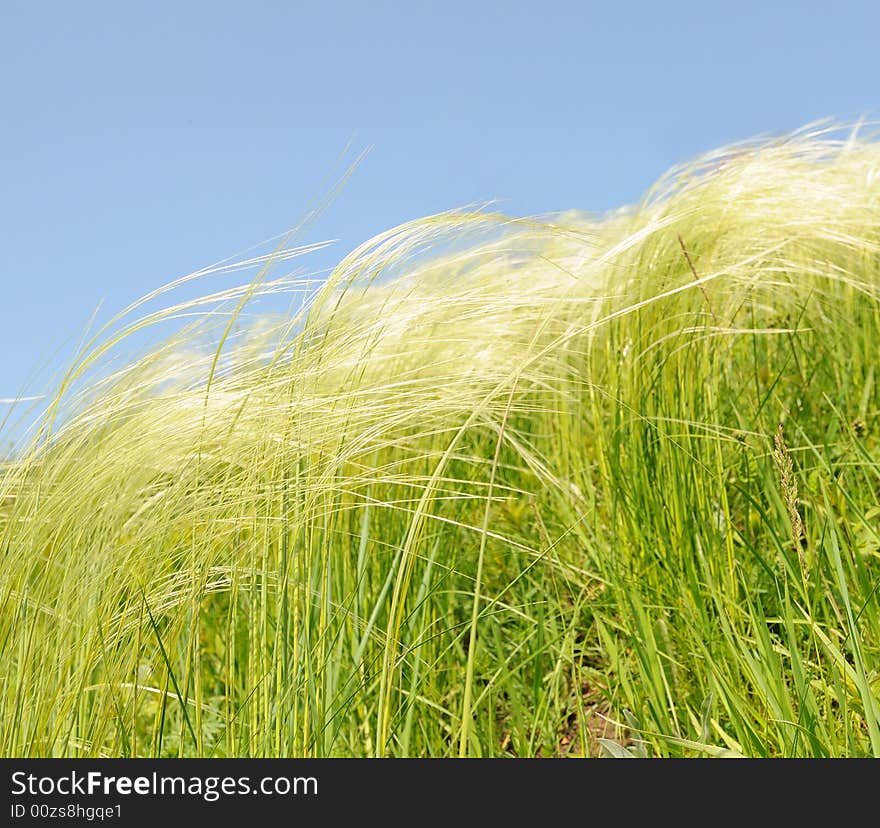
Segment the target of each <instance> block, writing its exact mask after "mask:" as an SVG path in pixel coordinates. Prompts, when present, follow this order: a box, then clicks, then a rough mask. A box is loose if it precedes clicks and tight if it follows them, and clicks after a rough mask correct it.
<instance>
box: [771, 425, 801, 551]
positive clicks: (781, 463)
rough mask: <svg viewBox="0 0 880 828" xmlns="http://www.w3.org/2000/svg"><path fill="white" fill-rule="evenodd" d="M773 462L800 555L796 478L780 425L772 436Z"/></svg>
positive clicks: (794, 543) (799, 516)
mask: <svg viewBox="0 0 880 828" xmlns="http://www.w3.org/2000/svg"><path fill="white" fill-rule="evenodd" d="M773 461H774V462H775V463H776V468H777V469H778V471H779V482H780V485H781V487H782V499H783V501H784V502H785V509H786V511H787V512H788V522H789V523H790V524H791V540H792V544H793V546H794V549H795V550H796V551H797V553H798V554H799V555H800V554H801V550H802V547H803V545H804V543H806V534H805V533H804V522H803V520H801V513H800V512H799V511H798V484H797V476H796V475H795V473H794V463H793V462H792V459H791V454H790V452H789V450H788V446H787V445H786V444H785V432H784V430H783V428H782V423H780V424H779V425H778V426H777V427H776V433H775V434H774V435H773ZM802 563H803V561H802Z"/></svg>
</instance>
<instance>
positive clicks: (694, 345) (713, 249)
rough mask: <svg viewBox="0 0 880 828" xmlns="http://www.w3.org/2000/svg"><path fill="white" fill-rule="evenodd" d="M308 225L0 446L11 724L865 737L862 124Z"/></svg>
mask: <svg viewBox="0 0 880 828" xmlns="http://www.w3.org/2000/svg"><path fill="white" fill-rule="evenodd" d="M308 252H309V250H308V249H307V248H290V249H288V248H287V246H286V245H282V247H281V248H280V249H279V250H277V251H274V252H273V253H271V254H269V255H267V256H265V257H254V258H251V259H250V260H248V261H246V262H243V263H241V264H242V266H243V267H251V268H256V269H257V270H258V273H257V275H256V277H255V278H254V279H253V280H251V281H247V282H245V283H243V284H242V285H240V286H238V287H233V288H227V289H223V290H215V291H214V292H213V293H210V292H208V295H206V296H204V297H203V298H201V299H197V300H186V301H184V300H181V301H178V302H176V303H175V302H174V301H173V300H171V301H170V303H169V307H168V308H167V310H165V311H155V310H149V307H152V305H150V306H148V305H147V304H136V305H134V306H132V307H131V308H129V309H128V310H127V311H126V312H124V313H123V314H121V315H120V317H118V318H117V319H116V320H114V322H113V324H112V325H111V326H109V327H108V328H106V329H105V330H104V331H102V332H99V333H98V334H96V335H95V336H93V337H92V338H91V339H90V340H89V341H87V342H86V343H85V344H84V345H83V348H82V349H81V352H80V353H79V355H78V356H77V359H76V361H75V363H74V364H73V365H72V366H71V367H70V369H69V371H68V372H67V373H66V375H65V376H64V378H63V379H62V381H61V382H60V384H59V386H58V387H57V388H56V390H55V391H54V393H53V394H52V395H51V396H50V398H49V400H48V404H47V407H46V412H45V415H44V416H43V418H42V419H41V421H40V422H39V423H38V424H37V426H36V427H35V429H34V431H33V432H32V434H31V436H30V438H29V440H28V441H26V442H25V443H24V444H21V445H20V447H19V448H18V450H17V451H16V452H14V454H13V456H11V457H7V458H6V459H7V462H6V463H5V464H4V465H3V467H2V469H0V554H2V556H3V566H2V567H0V752H2V754H3V755H31V756H50V755H52V756H98V755H123V756H191V755H202V756H291V755H309V756H386V755H395V756H400V755H419V756H453V755H459V754H463V755H469V756H499V755H507V756H511V755H512V756H535V755H542V756H547V755H563V754H564V755H596V754H597V753H599V752H600V744H606V745H607V744H611V743H613V744H616V745H618V746H619V747H620V748H621V750H622V751H627V752H631V751H632V750H636V749H638V751H640V752H643V753H645V755H651V756H671V755H672V756H674V755H701V754H702V755H713V756H714V755H732V754H740V755H747V756H840V755H880V728H878V720H880V705H878V701H877V692H878V684H877V680H876V676H877V675H880V607H878V603H877V600H876V595H877V589H876V587H877V584H878V583H880V560H878V557H880V556H878V555H877V551H876V550H877V548H878V547H880V529H878V526H877V514H878V512H877V508H878V505H877V491H878V486H880V447H878V434H877V432H876V426H875V423H876V417H877V413H878V411H880V401H878V391H877V383H876V377H875V371H876V364H877V354H878V353H880V301H878V300H880V144H878V143H877V142H876V141H875V140H874V139H873V138H872V137H871V136H868V137H859V136H858V135H857V134H856V133H855V132H852V133H849V134H844V133H839V132H834V131H832V130H830V129H821V128H812V129H808V130H805V131H803V132H801V133H798V134H796V135H792V136H788V137H785V138H780V139H774V140H764V141H756V142H750V143H745V144H741V145H737V146H734V147H730V148H725V149H722V150H719V151H717V152H714V153H711V154H709V155H707V156H705V157H703V158H701V159H698V160H697V161H695V162H694V163H692V164H689V165H685V166H683V167H680V168H678V169H676V170H673V171H672V172H671V173H669V174H668V175H667V176H666V177H664V178H663V179H662V180H661V181H660V182H659V183H658V184H657V185H656V186H655V187H654V188H653V189H652V190H651V191H650V192H649V193H648V194H647V195H646V197H645V198H644V199H643V200H642V201H641V202H640V203H639V204H637V205H635V206H633V207H631V208H627V209H623V210H620V211H617V212H615V213H612V214H610V215H608V216H605V217H591V216H587V215H584V214H580V213H576V212H570V213H563V214H560V215H556V216H550V217H545V218H530V219H514V218H509V217H505V216H501V215H496V214H493V213H490V212H485V211H461V212H449V213H443V214H440V215H437V216H431V217H428V218H424V219H421V220H418V221H414V222H410V223H409V224H406V225H403V226H401V227H398V228H394V229H393V230H390V231H388V232H387V233H385V234H383V235H381V236H379V237H377V238H375V239H372V240H371V241H369V242H367V243H366V244H364V245H362V246H361V247H360V248H358V249H357V250H355V251H354V252H353V253H351V254H350V255H348V256H347V257H345V258H344V259H343V260H342V261H341V262H340V263H339V264H338V265H337V266H336V267H335V268H334V270H333V271H332V273H331V274H330V275H329V276H328V277H326V278H323V277H322V276H320V275H318V274H307V273H306V274H299V275H297V274H292V275H291V274H283V273H282V274H280V275H279V272H278V269H279V268H280V267H281V266H282V265H283V264H284V263H285V262H287V261H288V260H292V259H296V260H297V261H300V259H299V258H297V257H301V256H302V255H304V254H306V253H308ZM218 268H219V269H223V270H224V272H226V271H232V270H234V265H231V264H222V265H221V266H218ZM218 268H215V269H214V271H216V270H217V269H218ZM270 268H274V269H275V270H274V272H272V273H270V272H269V270H270ZM196 276H198V277H200V278H213V276H212V271H211V269H209V270H208V271H205V272H203V273H200V274H194V275H193V277H187V278H185V279H184V280H179V282H178V283H176V284H177V285H178V286H179V285H180V284H188V283H189V281H190V280H191V278H195V277H196ZM173 287H174V285H172V286H170V287H169V290H170V289H172V288H173ZM162 297H166V299H165V300H167V296H166V293H165V289H161V290H160V291H157V292H156V293H154V294H152V295H151V296H150V297H147V300H149V301H150V302H153V301H154V300H156V299H157V298H162ZM272 297H275V299H277V298H278V297H282V298H286V299H287V300H288V301H289V302H290V306H291V312H290V313H289V314H287V315H281V316H277V315H276V316H272V315H268V314H265V315H257V316H256V317H255V318H254V317H252V313H253V311H254V309H255V308H258V307H260V306H259V304H257V303H259V302H260V301H261V300H266V299H270V298H272ZM165 300H163V301H165ZM180 319H185V320H186V321H187V325H186V327H183V328H179V327H178V328H177V329H175V332H173V333H171V334H170V335H169V334H168V333H167V327H166V323H172V324H174V323H175V322H176V320H180ZM151 333H152V339H151V341H152V345H151V346H149V347H147V348H146V349H144V350H143V351H142V353H141V355H140V356H135V357H133V356H131V353H132V351H133V348H134V344H140V345H142V343H143V338H144V337H145V336H149V335H150V334H151ZM781 419H784V420H785V422H786V424H787V426H786V427H787V428H789V427H790V428H791V429H792V431H791V433H797V434H798V445H797V449H796V450H797V452H798V455H797V460H798V474H799V476H800V478H801V482H802V486H801V490H802V493H801V495H800V497H801V505H802V507H803V508H804V509H805V510H807V512H808V513H809V516H810V522H811V525H814V526H816V527H817V532H816V537H817V541H816V543H817V544H819V545H821V547H822V549H821V552H822V554H818V552H819V551H820V550H818V549H817V554H816V556H815V563H814V565H813V566H811V568H810V570H809V571H804V572H803V574H802V571H801V566H800V560H799V556H800V554H801V550H800V548H799V544H798V539H799V538H800V537H802V536H803V529H802V523H801V522H800V521H801V518H800V512H799V511H798V509H797V501H798V492H797V489H796V482H795V478H794V473H793V463H792V458H791V453H790V450H789V449H788V448H787V447H786V446H785V445H784V443H783V442H782V436H781V434H778V433H777V437H776V440H777V444H776V451H775V453H773V452H767V451H765V450H764V448H763V447H765V446H766V445H767V444H768V443H769V442H770V440H771V435H773V434H774V432H776V427H777V424H778V422H779V421H780V420H781ZM856 421H857V422H860V423H862V424H863V427H860V428H859V429H858V431H857V430H856V429H855V428H854V427H851V425H850V424H851V423H853V422H856ZM774 459H775V462H774ZM780 472H782V476H783V487H782V488H783V494H784V500H785V504H786V508H787V519H782V518H783V516H784V513H783V512H781V511H780V509H779V504H780V500H779V491H780V487H779V474H780ZM786 481H787V482H786ZM793 534H794V540H795V544H794V547H795V548H793V547H792V543H791V539H792V535H793ZM789 576H796V577H789ZM600 740H602V741H601V742H600Z"/></svg>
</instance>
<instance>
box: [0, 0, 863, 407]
mask: <svg viewBox="0 0 880 828" xmlns="http://www.w3.org/2000/svg"><path fill="white" fill-rule="evenodd" d="M878 31H880V5H878V4H876V3H867V2H865V3H846V2H838V3H836V4H831V3H827V2H822V3H810V2H800V3H773V2H748V1H743V0H740V2H737V3H735V4H730V3H711V2H707V0H703V2H694V3H690V2H674V0H672V1H671V2H666V3H656V4H655V3H648V2H640V3H626V2H616V3H609V2H607V0H606V2H601V3H593V2H582V3H575V2H549V3H536V2H528V3H526V2H522V3H515V2H510V3H501V2H483V3H480V2H468V3H456V2H450V1H449V0H446V1H445V2H439V3H418V2H398V3H383V2H369V3H367V2H363V3H343V2H323V3H298V2H287V3H282V2H259V1H257V2H247V3H245V2H238V3H225V2H210V3H202V2H179V3H178V2H175V3H165V2H150V3H138V2H126V3H118V2H112V3H111V2H106V3H89V2H77V3H68V2H54V3H52V2H49V3H45V2H43V3H37V2H13V1H12V0H2V3H0V70H2V78H3V82H2V84H0V113H2V114H0V158H2V163H3V167H2V171H3V174H2V184H0V238H2V244H0V288H2V291H0V398H3V397H14V396H16V395H18V394H19V393H20V392H21V390H22V388H23V386H24V384H25V382H26V381H27V380H28V378H29V377H33V376H34V370H35V369H39V368H40V367H41V366H48V368H49V369H56V368H57V367H58V366H60V365H61V364H62V363H63V360H64V359H65V357H69V355H70V353H71V351H72V348H73V346H74V345H75V344H76V342H77V339H78V336H79V335H80V334H81V333H82V331H83V329H84V328H85V325H86V323H87V321H88V319H89V317H90V315H91V314H92V312H93V311H94V309H95V307H96V306H97V305H98V303H99V302H103V305H102V307H101V311H100V313H99V318H100V319H106V318H107V317H108V316H109V315H110V314H111V313H112V312H114V311H117V310H119V309H121V308H122V307H123V306H124V305H125V304H127V303H128V302H130V301H131V300H133V299H135V298H137V297H139V296H141V295H143V294H144V293H146V292H147V291H149V290H151V289H152V288H154V287H156V286H158V285H159V284H162V283H164V282H167V281H170V280H171V279H173V278H175V277H177V276H180V275H183V274H185V273H188V272H190V271H193V270H195V269H197V268H199V267H202V266H204V265H207V264H209V263H211V262H214V261H216V260H218V259H221V258H224V257H225V256H228V255H230V254H234V253H236V252H237V251H239V250H242V249H244V248H246V247H248V246H249V245H251V244H254V243H256V242H259V241H261V240H262V239H265V238H266V237H268V236H271V235H274V234H276V233H279V232H281V231H283V230H284V229H286V228H287V227H288V226H290V225H292V224H293V223H295V222H296V221H297V219H298V218H299V217H300V216H301V215H302V214H303V211H304V210H305V209H306V208H307V207H308V206H309V205H310V204H311V203H312V201H313V199H314V197H315V196H316V194H320V193H321V192H322V191H324V190H326V188H327V185H328V182H332V181H333V180H334V178H335V177H336V176H338V175H339V173H340V172H341V171H342V169H343V167H342V166H340V161H339V158H340V154H341V153H342V152H343V150H344V149H345V147H346V145H347V144H348V143H349V141H350V140H352V141H353V143H352V146H353V148H354V150H355V151H357V150H360V149H363V148H364V147H367V146H371V147H372V151H371V152H370V154H369V155H368V157H367V158H366V160H365V161H364V162H363V163H362V164H361V165H360V167H359V168H358V169H357V171H356V173H355V174H354V176H353V177H352V178H351V179H350V181H349V182H348V184H347V185H346V187H345V188H344V189H343V191H342V193H341V194H340V195H339V197H338V198H337V199H336V200H335V202H334V203H333V205H332V206H331V208H330V209H329V210H328V211H327V212H326V213H325V214H324V215H323V217H322V218H321V220H320V222H319V223H318V224H317V225H316V226H314V227H312V228H310V230H309V231H308V233H307V234H306V236H305V237H304V239H303V240H304V241H315V240H318V239H322V238H328V237H332V238H339V239H340V240H341V241H340V243H339V245H337V247H336V252H335V253H333V254H332V257H328V256H326V255H324V256H323V258H320V259H319V260H316V261H318V263H320V264H329V263H331V262H332V260H333V259H335V258H338V256H340V255H341V254H342V253H344V252H345V251H347V250H349V249H350V248H352V247H353V246H355V245H357V244H358V243H360V242H362V241H364V240H365V239H367V238H368V237H370V236H371V235H373V234H375V233H377V232H379V231H381V230H384V229H386V228H388V227H390V226H392V225H394V224H397V223H399V222H402V221H405V220H407V219H412V218H416V217H418V216H421V215H425V214H428V213H431V212H436V211H438V210H443V209H447V208H452V207H456V206H460V205H463V204H466V203H469V202H473V201H482V200H485V199H500V200H501V206H502V207H503V209H505V210H507V211H509V212H511V213H514V214H533V213H541V212H547V211H556V210H563V209H569V208H579V209H584V210H593V211H601V210H605V209H608V208H611V207H615V206H618V205H620V204H624V203H627V202H631V201H633V200H635V199H636V198H638V197H639V195H640V194H641V193H642V192H643V191H644V190H645V189H646V188H647V187H648V186H649V185H650V184H651V183H652V181H653V180H654V179H655V178H656V177H657V176H658V175H659V174H660V173H662V172H663V171H664V170H665V169H666V168H668V167H669V166H670V165H672V164H674V163H677V162H679V161H682V160H685V159H687V158H690V157H692V156H694V155H695V154H698V153H700V152H703V151H705V150H709V149H712V148H713V147H715V146H718V145H720V144H724V143H728V142H731V141H735V140H739V139H743V138H747V137H750V136H752V135H756V134H762V133H779V132H784V131H788V130H792V129H795V128H797V127H799V126H802V125H804V124H805V123H807V122H810V121H813V120H815V119H818V118H823V117H826V116H834V117H837V118H839V119H847V120H851V119H855V118H857V117H858V116H860V115H868V116H872V115H873V116H875V117H877V116H878V115H880V113H878V109H880V86H878V81H880V50H878V49H877V46H876V43H877V35H878ZM322 255H323V254H322ZM43 376H45V372H44V374H40V375H38V381H37V384H36V387H34V386H33V385H32V386H31V387H30V388H29V389H28V390H29V391H30V392H31V393H34V392H36V391H39V390H42V389H41V388H40V385H39V377H43ZM2 416H3V411H2V406H0V420H2Z"/></svg>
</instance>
